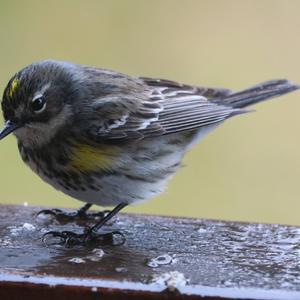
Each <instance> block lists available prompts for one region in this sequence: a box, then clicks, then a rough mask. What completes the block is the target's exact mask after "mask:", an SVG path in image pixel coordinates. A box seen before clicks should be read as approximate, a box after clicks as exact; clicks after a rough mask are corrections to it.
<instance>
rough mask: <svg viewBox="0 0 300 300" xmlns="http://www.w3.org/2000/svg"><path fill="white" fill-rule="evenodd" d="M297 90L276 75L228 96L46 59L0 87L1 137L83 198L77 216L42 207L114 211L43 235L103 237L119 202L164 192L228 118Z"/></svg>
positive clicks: (80, 240) (51, 180)
mask: <svg viewBox="0 0 300 300" xmlns="http://www.w3.org/2000/svg"><path fill="white" fill-rule="evenodd" d="M299 88H300V85H298V84H294V83H292V82H290V81H288V80H285V79H277V80H271V81H266V82H263V83H260V84H257V85H255V86H253V87H250V88H248V89H245V90H242V91H239V92H233V91H231V90H230V89H225V88H210V87H202V86H192V85H188V84H182V83H178V82H175V81H171V80H165V79H156V78H148V77H133V76H129V75H125V74H122V73H119V72H115V71H111V70H107V69H101V68H97V67H91V66H85V65H79V64H74V63H71V62H65V61H58V60H50V59H49V60H43V61H38V62H34V63H32V64H30V65H28V66H26V67H24V68H23V69H22V70H20V71H18V72H17V73H16V74H15V75H13V76H12V78H11V79H10V80H9V82H8V84H7V86H6V87H5V89H4V92H3V97H2V102H1V106H2V111H3V117H4V121H5V125H4V127H3V129H2V130H1V131H0V139H3V138H4V137H5V136H7V135H9V134H11V133H13V134H14V135H15V136H16V139H17V144H18V149H19V152H20V155H21V158H22V160H23V161H24V162H25V164H27V165H28V166H29V167H30V168H31V169H32V170H33V171H34V172H35V173H36V174H37V175H38V176H39V177H41V178H42V179H43V180H44V181H45V182H46V183H48V184H50V185H51V186H53V187H54V188H55V189H57V190H59V191H61V192H63V193H65V194H67V195H69V196H71V197H73V198H75V199H77V200H80V201H83V202H85V205H84V206H83V207H82V208H80V209H79V210H78V211H77V212H75V213H73V214H67V213H65V212H63V211H61V210H59V209H56V210H55V209H54V210H44V211H42V212H44V213H51V214H53V215H55V216H57V217H59V216H64V217H70V218H73V217H78V216H79V217H80V216H81V217H84V216H87V215H88V213H87V211H88V209H89V208H90V207H91V206H92V205H94V204H95V205H100V206H102V207H106V206H113V207H114V209H112V210H111V211H109V212H106V213H104V214H103V215H101V218H100V220H98V221H97V222H96V223H95V224H94V225H93V226H92V227H86V228H85V229H84V230H83V232H81V233H75V232H70V231H61V232H60V231H50V232H48V233H46V235H50V236H53V237H58V238H60V239H61V240H62V242H63V243H65V244H68V245H75V244H86V243H88V242H90V241H93V240H95V239H99V238H101V237H102V236H104V235H105V234H106V233H105V234H104V233H101V228H102V227H103V226H104V225H105V224H106V223H107V222H108V221H109V220H110V219H111V218H112V217H113V216H115V215H116V214H117V213H118V212H119V211H120V210H122V209H123V208H124V207H126V206H127V205H130V204H133V203H138V202H141V201H145V200H148V199H151V198H153V197H155V196H156V195H157V194H159V193H161V192H163V190H164V189H165V187H166V185H167V183H168V181H169V180H170V178H171V177H172V176H173V175H174V174H175V173H176V171H177V170H178V169H179V168H180V166H181V161H182V158H183V156H184V154H185V153H186V152H187V151H188V150H189V149H190V148H191V147H192V146H193V145H194V144H195V143H196V142H199V141H200V140H201V139H202V138H203V137H204V136H205V135H207V134H208V133H209V132H211V131H213V130H214V129H216V128H217V127H218V126H219V125H220V124H222V123H223V122H224V121H225V120H227V119H230V118H231V117H234V116H237V115H241V114H245V113H248V112H250V111H252V110H249V109H248V108H247V107H248V106H250V105H253V104H256V103H258V102H261V101H263V100H267V99H270V98H272V97H277V96H281V95H283V94H286V93H289V92H292V91H295V90H297V89H299ZM115 233H116V232H115Z"/></svg>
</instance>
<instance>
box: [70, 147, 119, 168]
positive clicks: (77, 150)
mask: <svg viewBox="0 0 300 300" xmlns="http://www.w3.org/2000/svg"><path fill="white" fill-rule="evenodd" d="M72 151H73V155H72V156H71V159H70V167H72V168H74V169H75V170H76V171H80V172H90V171H97V170H110V168H111V167H112V166H113V165H114V164H115V156H116V155H117V154H118V152H119V151H118V150H117V149H116V148H115V147H114V146H107V145H101V146H99V147H93V146H89V145H84V144H78V145H76V146H74V148H73V149H72Z"/></svg>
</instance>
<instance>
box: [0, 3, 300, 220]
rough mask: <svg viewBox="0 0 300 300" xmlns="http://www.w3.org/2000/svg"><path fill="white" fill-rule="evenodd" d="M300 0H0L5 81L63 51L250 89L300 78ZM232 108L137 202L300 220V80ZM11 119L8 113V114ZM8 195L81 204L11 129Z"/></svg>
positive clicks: (2, 192)
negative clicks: (47, 177) (248, 107)
mask: <svg viewBox="0 0 300 300" xmlns="http://www.w3.org/2000/svg"><path fill="white" fill-rule="evenodd" d="M299 10H300V1H296V0H295V1H293V0H289V1H276V0H269V1H267V0H264V1H262V0H255V1H254V0H248V1H238V0H237V1H233V0H231V1H230V0H226V1H225V0H222V1H221V0H219V1H216V0H215V1H211V0H207V1H203V0H202V1H200V0H198V1H197V0H195V1H191V0H189V1H180V0H179V1H175V0H172V1H171V0H170V1H162V0H155V1H154V0H152V1H148V0H135V1H126V0H114V1H113V0H107V1H100V0H98V1H77V0H63V1H61V0H60V1H58V0H56V1H52V0H51V1H50V0H48V1H32V0H27V1H11V0H9V1H8V0H1V1H0V40H1V47H0V54H1V55H0V90H3V88H4V86H5V84H6V82H7V81H8V80H9V78H10V76H11V75H13V74H14V73H15V72H16V71H17V70H18V69H20V68H22V67H24V66H25V65H27V64H30V63H31V62H33V61H36V60H41V59H46V58H54V59H61V60H68V61H72V62H76V63H81V64H90V65H94V66H99V67H100V66H101V67H105V68H109V69H114V70H118V71H121V72H123V73H128V74H131V75H135V76H142V75H143V76H148V77H161V78H167V79H172V80H177V81H181V82H185V83H189V84H198V85H207V86H219V87H227V88H232V89H234V90H238V89H242V88H245V87H248V86H250V85H253V84H256V83H258V82H260V81H264V80H268V79H274V78H283V77H284V78H288V79H291V80H294V81H298V82H300V39H299V34H300V18H299ZM255 109H256V110H257V112H256V113H252V114H248V115H242V116H240V117H236V118H234V119H231V120H229V121H228V122H226V123H225V124H224V125H222V126H221V127H220V128H218V129H217V130H216V131H215V132H214V133H212V134H211V135H209V136H208V137H207V138H206V139H204V140H203V141H202V142H201V143H200V144H198V145H196V146H195V147H194V148H193V150H192V151H191V152H190V153H188V154H187V155H186V157H185V161H184V164H185V166H186V167H184V168H182V169H181V170H180V171H179V172H178V173H177V175H176V176H175V178H174V179H173V180H172V181H171V183H170V184H169V186H168V189H167V191H166V192H165V193H164V194H162V195H161V196H160V197H158V198H156V199H154V200H152V201H150V202H147V203H143V204H140V205H138V206H134V207H131V208H129V209H127V211H131V212H143V213H154V214H165V215H181V216H194V217H205V218H215V219H230V220H243V221H259V222H275V223H287V224H298V225H300V216H299V214H300V182H299V180H300V152H299V146H300V138H299V130H300V118H299V112H300V92H295V93H293V94H290V95H287V96H284V97H282V98H280V99H276V100H274V101H271V102H265V103H262V104H259V105H257V106H256V107H255ZM1 123H2V120H1ZM0 163H1V172H0V182H1V187H0V199H1V200H0V202H2V203H16V204H22V203H24V202H28V204H29V205H33V204H34V205H36V204H38V205H43V206H59V207H78V206H79V205H81V203H79V202H78V201H76V200H73V199H71V198H69V197H67V196H65V195H63V194H62V193H60V192H57V191H55V190H54V189H53V188H52V187H50V186H48V185H47V184H45V183H44V182H42V181H41V180H40V179H39V178H38V177H37V176H36V175H35V174H33V173H32V172H31V171H30V170H29V168H27V167H26V166H25V165H24V164H23V163H22V161H21V159H20V158H19V155H18V152H17V147H16V141H15V138H14V137H12V136H10V137H8V138H7V139H5V140H3V141H1V147H0Z"/></svg>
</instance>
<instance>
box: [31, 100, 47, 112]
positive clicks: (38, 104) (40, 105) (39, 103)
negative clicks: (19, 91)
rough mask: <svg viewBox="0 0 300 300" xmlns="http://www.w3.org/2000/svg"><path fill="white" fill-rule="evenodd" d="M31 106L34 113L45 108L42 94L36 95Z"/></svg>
mask: <svg viewBox="0 0 300 300" xmlns="http://www.w3.org/2000/svg"><path fill="white" fill-rule="evenodd" d="M31 108H32V110H33V111H34V112H35V113H41V112H42V111H43V110H44V109H45V108H46V101H45V98H44V97H43V96H39V97H36V98H35V99H33V100H32V102H31Z"/></svg>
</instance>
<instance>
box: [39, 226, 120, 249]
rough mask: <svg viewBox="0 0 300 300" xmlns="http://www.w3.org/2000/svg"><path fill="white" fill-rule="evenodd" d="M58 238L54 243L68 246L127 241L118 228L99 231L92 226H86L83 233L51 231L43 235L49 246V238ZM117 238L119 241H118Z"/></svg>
mask: <svg viewBox="0 0 300 300" xmlns="http://www.w3.org/2000/svg"><path fill="white" fill-rule="evenodd" d="M51 237H52V238H54V240H55V239H58V240H59V242H54V243H52V244H63V245H65V246H66V247H72V246H76V245H83V246H85V245H88V244H94V243H99V242H101V243H103V244H110V245H123V244H124V243H125V237H124V235H123V233H121V232H120V231H118V230H115V231H111V232H103V233H97V232H95V231H94V230H93V229H92V228H90V227H86V228H85V230H84V232H83V233H75V232H72V231H49V232H46V233H45V234H44V235H43V238H42V241H43V243H44V244H45V245H46V246H48V245H49V243H48V242H47V241H48V240H49V238H51ZM116 240H117V241H116Z"/></svg>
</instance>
